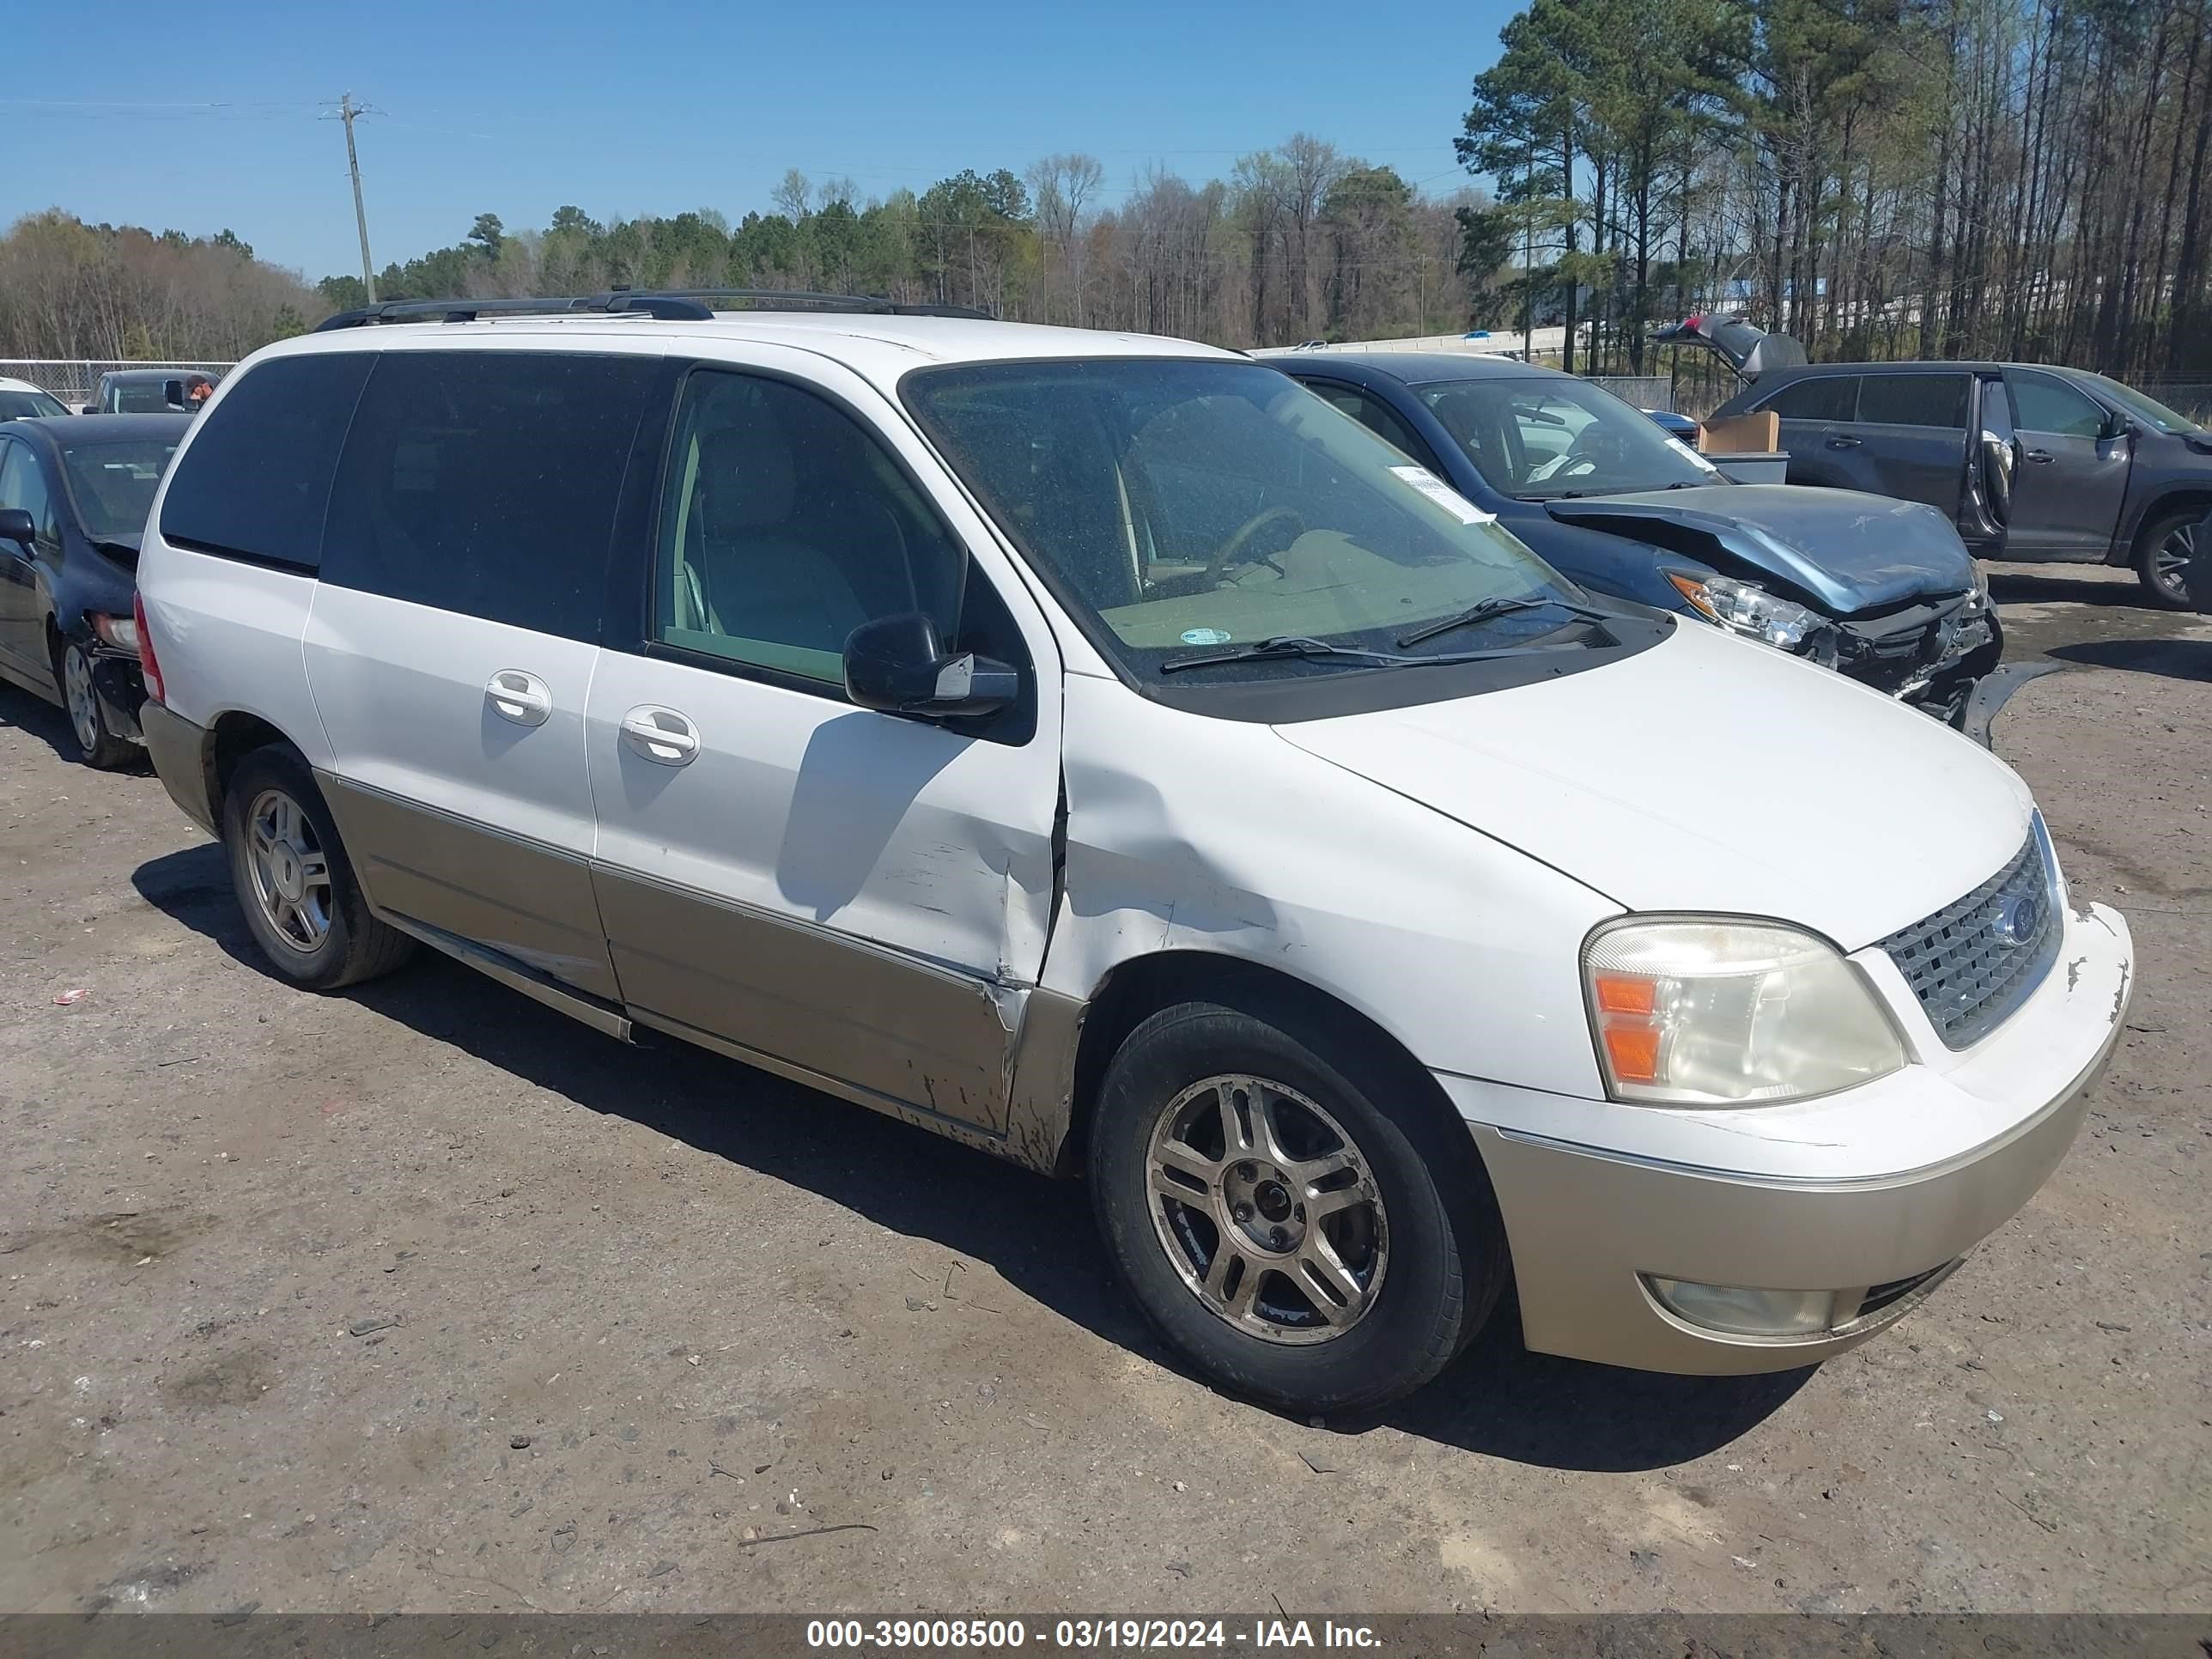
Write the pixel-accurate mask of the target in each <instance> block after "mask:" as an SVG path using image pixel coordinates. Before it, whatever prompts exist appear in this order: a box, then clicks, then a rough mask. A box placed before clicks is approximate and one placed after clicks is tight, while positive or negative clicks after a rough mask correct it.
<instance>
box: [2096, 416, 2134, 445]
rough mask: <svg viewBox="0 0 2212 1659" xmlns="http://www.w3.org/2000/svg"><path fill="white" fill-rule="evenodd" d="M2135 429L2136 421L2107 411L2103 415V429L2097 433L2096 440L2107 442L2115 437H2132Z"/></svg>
mask: <svg viewBox="0 0 2212 1659" xmlns="http://www.w3.org/2000/svg"><path fill="white" fill-rule="evenodd" d="M2135 431H2136V423H2135V422H2133V421H2131V420H2130V419H2129V418H2128V417H2127V416H2124V415H2120V414H2112V413H2108V414H2106V416H2105V424H2104V428H2103V429H2102V430H2100V432H2099V433H2098V434H2097V441H2098V442H2099V443H2103V444H2108V443H2110V442H2112V440H2113V439H2115V438H2132V437H2133V436H2135Z"/></svg>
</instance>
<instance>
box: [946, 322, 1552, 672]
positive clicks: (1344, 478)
mask: <svg viewBox="0 0 2212 1659" xmlns="http://www.w3.org/2000/svg"><path fill="white" fill-rule="evenodd" d="M903 391H904V395H905V397H906V398H907V400H908V404H909V405H910V406H911V407H912V408H913V409H914V410H915V414H916V415H917V416H919V417H920V418H921V421H922V422H923V424H924V425H925V426H926V427H927V428H928V430H929V431H930V433H931V434H932V435H933V437H935V438H936V440H937V441H938V443H939V446H940V447H941V448H942V449H943V450H944V452H945V455H946V457H947V459H949V460H950V461H951V464H952V465H953V466H954V468H955V469H956V470H957V471H958V472H959V473H960V475H961V476H962V477H963V479H965V480H966V481H967V483H969V486H970V487H971V488H973V489H975V491H976V493H977V494H978V495H981V496H982V497H983V498H984V499H985V500H986V501H987V502H988V503H989V504H990V506H991V508H992V510H993V512H994V513H995V514H996V515H997V517H998V519H999V521H1000V523H1001V524H1002V525H1004V526H1006V528H1007V529H1008V530H1009V531H1010V532H1012V534H1013V536H1014V537H1015V538H1017V539H1018V541H1020V542H1021V543H1022V544H1023V545H1024V550H1026V551H1027V552H1028V553H1029V554H1030V556H1031V558H1032V559H1033V560H1034V561H1035V562H1036V563H1037V564H1038V566H1039V567H1040V568H1041V570H1042V574H1044V575H1045V576H1046V577H1047V579H1048V580H1051V581H1052V583H1053V585H1054V588H1055V590H1056V591H1057V592H1059V593H1060V596H1061V598H1062V599H1063V601H1064V602H1067V603H1069V604H1070V605H1071V606H1072V608H1073V609H1075V610H1076V611H1077V612H1078V614H1079V616H1080V617H1082V619H1083V620H1084V621H1085V623H1086V624H1088V623H1092V622H1096V623H1100V624H1103V628H1097V627H1094V628H1090V629H1089V630H1088V631H1090V632H1091V634H1092V635H1093V637H1094V638H1097V639H1098V641H1099V643H1100V644H1101V646H1102V647H1104V648H1106V649H1109V650H1111V651H1113V652H1114V653H1115V654H1116V655H1118V656H1119V657H1120V658H1121V660H1122V661H1123V663H1124V664H1125V665H1128V666H1130V667H1131V668H1133V670H1134V671H1138V672H1140V673H1157V672H1158V671H1159V669H1160V668H1161V666H1162V665H1163V664H1164V663H1166V662H1168V661H1170V659H1175V658H1177V657H1188V656H1191V655H1193V654H1194V653H1196V652H1206V653H1217V652H1218V651H1219V650H1220V649H1221V648H1222V647H1234V646H1236V645H1240V644H1249V643H1251V642H1253V641H1260V640H1265V639H1279V638H1298V639H1304V640H1314V641H1326V642H1328V644H1332V645H1337V646H1343V647H1359V648H1365V649H1380V650H1395V644H1394V641H1395V639H1397V638H1399V637H1402V636H1403V635H1406V634H1407V633H1408V632H1409V631H1410V630H1412V629H1415V628H1417V627H1418V626H1419V624H1420V623H1424V622H1433V621H1437V620H1439V619H1441V618H1443V617H1449V616H1453V615H1455V614H1456V613H1458V612H1460V611H1465V610H1468V608H1470V607H1471V606H1474V605H1479V604H1480V603H1481V602H1482V601H1484V600H1486V599H1528V598H1545V597H1549V596H1553V595H1559V596H1573V595H1577V589H1575V588H1574V587H1573V586H1571V584H1569V583H1568V582H1566V581H1565V580H1564V579H1563V578H1561V577H1560V576H1559V575H1558V574H1555V573H1554V572H1553V570H1552V569H1551V568H1550V567H1548V566H1547V565H1546V564H1545V563H1544V562H1542V561H1541V560H1540V559H1538V558H1537V557H1536V556H1535V555H1534V553H1531V552H1530V551H1529V550H1528V549H1527V548H1526V547H1525V546H1523V545H1522V544H1521V543H1520V542H1518V541H1516V540H1515V539H1514V538H1513V537H1511V536H1510V535H1509V534H1507V533H1506V532H1504V530H1502V529H1500V528H1499V527H1498V525H1497V524H1496V523H1495V522H1494V521H1493V520H1492V519H1491V518H1490V516H1489V515H1488V514H1487V513H1483V512H1481V511H1480V510H1479V509H1478V508H1476V507H1474V506H1473V505H1472V504H1470V503H1469V502H1468V501H1465V500H1464V499H1463V498H1462V497H1461V496H1460V495H1457V494H1456V493H1455V492H1454V491H1453V490H1451V489H1449V487H1448V486H1446V485H1445V484H1444V483H1443V481H1442V480H1441V479H1439V478H1437V477H1435V476H1434V475H1433V474H1431V473H1430V472H1428V471H1425V470H1424V469H1422V468H1420V467H1417V466H1413V465H1408V464H1407V459H1406V457H1405V456H1404V455H1403V454H1401V453H1400V452H1399V451H1398V450H1396V449H1395V448H1393V447H1391V446H1390V445H1389V444H1387V443H1385V442H1384V441H1383V440H1382V439H1380V438H1378V437H1376V435H1374V434H1373V433H1371V432H1370V431H1369V430H1368V429H1367V428H1365V427H1364V426H1362V425H1360V424H1359V422H1357V421H1355V420H1353V419H1352V418H1351V417H1350V416H1346V415H1344V414H1341V413H1340V412H1339V411H1338V410H1335V409H1334V408H1332V407H1331V406H1330V405H1329V404H1326V403H1324V402H1322V399H1320V398H1316V397H1315V396H1314V395H1313V394H1312V393H1311V392H1308V391H1306V390H1305V389H1304V387H1303V386H1298V385H1297V383H1296V382H1294V381H1292V380H1288V379H1286V378H1285V377H1284V376H1283V375H1281V374H1278V373H1276V372H1275V371H1274V370H1273V369H1272V368H1261V366H1260V365H1258V364H1256V363H1242V362H1206V361H1197V362H1188V361H1186V362H1176V361H1166V362H1162V361H1158V360H1145V359H1136V358H1130V359H1124V360H1118V361H1116V360H1107V361H1103V362H1101V361H1097V360H1086V361H1079V362H1027V363H990V364H980V365H974V366H964V367H960V368H939V369H926V370H921V371H918V372H917V373H915V374H911V375H909V376H908V377H907V379H906V380H905V382H904V386H903ZM1563 620H1564V619H1563V618H1562V617H1560V616H1559V613H1557V612H1556V611H1552V612H1547V613H1543V614H1539V615H1535V616H1533V617H1532V616H1531V615H1530V614H1529V613H1526V612H1522V611H1515V612H1513V613H1511V615H1510V616H1509V617H1504V618H1502V619H1501V620H1500V621H1499V622H1498V624H1497V625H1496V626H1495V627H1494V628H1486V629H1485V630H1484V633H1483V635H1482V637H1481V639H1480V645H1482V646H1483V647H1495V646H1503V645H1507V644H1510V643H1512V642H1513V641H1515V640H1516V638H1525V637H1528V636H1531V635H1541V634H1546V633H1551V632H1555V631H1557V630H1558V629H1559V627H1560V626H1561V623H1562V622H1563ZM1466 643H1467V641H1465V640H1463V639H1455V640H1451V641H1439V642H1438V643H1437V645H1435V646H1432V647H1428V651H1425V652H1422V653H1418V654H1428V653H1430V652H1435V653H1442V652H1444V651H1446V650H1449V649H1450V648H1453V647H1464V646H1465V644H1466ZM1359 666H1361V665H1359V664H1357V663H1354V662H1352V661H1351V660H1350V659H1344V658H1334V659H1325V660H1322V661H1313V660H1304V659H1273V660H1269V661H1260V662H1249V661H1248V662H1242V663H1224V664H1221V665H1218V666H1210V667H1206V668H1202V669H1200V670H1198V671H1196V672H1195V673H1194V675H1193V676H1192V678H1200V679H1223V678H1256V677H1259V676H1261V675H1267V676H1277V675H1287V674H1298V673H1331V672H1334V673H1343V672H1348V671H1358V667H1359Z"/></svg>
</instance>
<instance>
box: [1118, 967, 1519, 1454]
mask: <svg viewBox="0 0 2212 1659" xmlns="http://www.w3.org/2000/svg"><path fill="white" fill-rule="evenodd" d="M1314 1024H1315V1022H1313V1021H1312V1020H1310V1019H1302V1018H1299V1016H1298V1015H1297V1013H1296V1012H1293V1011H1291V1010H1288V1009H1279V1008H1277V1007H1276V1006H1274V1005H1273V1002H1272V1001H1269V1000H1260V999H1256V998H1255V999H1253V1000H1251V1003H1250V1006H1249V1008H1248V1009H1238V1008H1231V1007H1225V1006H1220V1005H1218V1004H1214V1003H1204V1002H1186V1003H1181V1004H1177V1005H1176V1006H1173V1007H1170V1008H1166V1009H1163V1010H1162V1011H1161V1012H1158V1013H1156V1014H1154V1015H1152V1017H1151V1018H1148V1019H1146V1021H1145V1022H1144V1023H1143V1024H1140V1025H1139V1026H1138V1027H1137V1029H1136V1030H1134V1031H1133V1032H1131V1033H1130V1035H1129V1036H1128V1038H1127V1041H1126V1042H1123V1043H1122V1045H1121V1048H1120V1050H1119V1051H1118V1052H1117V1053H1116V1054H1115V1056H1114V1059H1113V1060H1112V1062H1111V1063H1110V1064H1109V1066H1108V1068H1107V1073H1106V1077H1105V1079H1104V1083H1103V1086H1102V1088H1101V1091H1100V1096H1099V1101H1098V1106H1097V1112H1096V1113H1095V1114H1094V1115H1093V1117H1092V1120H1091V1146H1090V1153H1091V1157H1090V1171H1091V1176H1090V1178H1091V1193H1092V1200H1093V1202H1094V1204H1095V1205H1096V1206H1097V1213H1098V1220H1099V1225H1100V1228H1101V1230H1102V1231H1103V1233H1104V1235H1105V1237H1106V1241H1107V1245H1108V1248H1109V1250H1110V1251H1111V1252H1112V1254H1113V1256H1114V1260H1115V1265H1116V1266H1117V1267H1119V1268H1120V1270H1121V1275H1122V1278H1123V1279H1124V1280H1125V1281H1126V1282H1127V1285H1128V1286H1129V1289H1130V1290H1131V1291H1132V1292H1133V1295H1134V1296H1135V1297H1136V1300H1137V1304H1138V1305H1139V1307H1140V1308H1141V1309H1142V1310H1144V1313H1145V1316H1146V1318H1147V1319H1149V1320H1150V1321H1151V1322H1152V1325H1153V1327H1154V1328H1156V1329H1157V1330H1158V1332H1159V1334H1161V1336H1162V1337H1164V1339H1165V1340H1167V1341H1168V1343H1169V1344H1170V1346H1173V1347H1174V1348H1175V1349H1176V1351H1177V1352H1180V1353H1181V1354H1182V1355H1183V1356H1184V1357H1185V1358H1188V1360H1189V1361H1190V1362H1191V1363H1192V1364H1194V1366H1196V1367H1197V1368H1198V1369H1199V1370H1200V1371H1202V1372H1204V1373H1205V1375H1206V1376H1208V1377H1209V1378H1211V1379H1212V1380H1213V1381H1214V1382H1216V1383H1219V1384H1220V1385H1221V1386H1222V1387H1224V1388H1225V1389H1231V1390H1233V1391H1235V1392H1237V1393H1238V1394H1242V1395H1249V1396H1250V1397H1252V1398H1253V1399H1255V1400H1259V1401H1264V1402H1265V1403H1267V1404H1268V1405H1271V1406H1274V1407H1279V1408H1282V1409H1285V1410H1288V1411H1294V1412H1297V1413H1323V1414H1340V1413H1364V1412H1369V1411H1372V1410H1374V1409H1375V1408H1376V1407H1382V1406H1385V1405H1388V1404H1389V1402H1391V1401H1395V1400H1397V1399H1399V1398H1401V1396H1403V1395H1407V1394H1410V1393H1411V1392H1412V1391H1413V1390H1414V1389H1418V1388H1419V1387H1420V1386H1421V1385H1422V1384H1423V1383H1426V1382H1428V1381H1429V1380H1430V1379H1431V1377H1433V1376H1436V1374H1437V1372H1438V1371H1440V1370H1443V1368H1444V1366H1445V1364H1448V1363H1449V1361H1450V1360H1451V1358H1453V1356H1455V1354H1457V1353H1458V1352H1460V1350H1461V1349H1462V1348H1463V1347H1465V1346H1467V1344H1468V1341H1469V1340H1472V1339H1473V1337H1474V1334H1475V1333H1476V1332H1477V1331H1478V1330H1480V1328H1481V1327H1482V1324H1483V1322H1484V1321H1485V1320H1486V1319H1487V1318H1488V1317H1489V1315H1490V1312H1491V1310H1492V1307H1493V1306H1495V1305H1496V1303H1497V1301H1498V1294H1499V1292H1500V1291H1501V1290H1502V1289H1503V1288H1504V1284H1505V1281H1506V1279H1507V1277H1508V1274H1509V1259H1508V1255H1507V1251H1506V1243H1505V1235H1504V1224H1503V1222H1502V1220H1501V1219H1500V1218H1499V1216H1498V1206H1497V1201H1496V1200H1495V1198H1494V1197H1493V1196H1492V1193H1491V1190H1490V1184H1489V1181H1488V1178H1487V1177H1486V1175H1485V1174H1484V1172H1483V1169H1482V1164H1481V1160H1480V1158H1479V1157H1478V1156H1477V1155H1476V1153H1475V1151H1474V1146H1473V1143H1472V1142H1471V1141H1469V1140H1468V1138H1467V1135H1466V1132H1465V1130H1464V1129H1463V1128H1461V1127H1459V1126H1458V1125H1457V1124H1456V1123H1447V1122H1445V1121H1443V1118H1444V1116H1445V1114H1444V1112H1443V1110H1441V1109H1436V1108H1434V1107H1433V1106H1432V1104H1431V1103H1430V1102H1428V1101H1426V1100H1422V1099H1419V1098H1415V1097H1412V1091H1413V1087H1415V1086H1418V1085H1425V1084H1426V1079H1409V1078H1401V1077H1399V1076H1397V1075H1395V1069H1394V1068H1392V1067H1390V1066H1386V1065H1382V1064H1378V1063H1376V1060H1375V1059H1374V1057H1373V1056H1372V1055H1371V1054H1365V1053H1363V1052H1362V1048H1364V1045H1357V1044H1354V1043H1352V1042H1347V1041H1344V1040H1342V1039H1335V1040H1332V1039H1330V1038H1329V1037H1328V1036H1323V1035H1322V1034H1321V1033H1319V1032H1317V1031H1315V1030H1313V1029H1312V1028H1313V1026H1314ZM1294 1030H1297V1031H1298V1032H1299V1033H1300V1034H1299V1035H1293V1031H1294ZM1232 1133H1234V1134H1236V1135H1237V1136H1238V1137H1239V1139H1238V1141H1237V1144H1234V1145H1232V1144H1231V1134H1232ZM1224 1252H1227V1255H1226V1256H1225V1255H1224V1254H1223V1253H1224Z"/></svg>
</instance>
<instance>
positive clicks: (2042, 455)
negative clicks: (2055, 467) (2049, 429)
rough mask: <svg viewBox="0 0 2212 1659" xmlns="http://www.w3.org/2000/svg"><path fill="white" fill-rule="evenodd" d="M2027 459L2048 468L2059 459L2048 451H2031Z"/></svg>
mask: <svg viewBox="0 0 2212 1659" xmlns="http://www.w3.org/2000/svg"><path fill="white" fill-rule="evenodd" d="M2027 459H2029V460H2031V461H2034V462H2036V463H2037V464H2038V465H2042V466H2048V465H2051V462H2053V461H2055V460H2057V459H2058V458H2057V456H2056V455H2054V454H2052V453H2051V452H2050V451H2049V450H2047V449H2031V450H2029V451H2028V452H2027Z"/></svg>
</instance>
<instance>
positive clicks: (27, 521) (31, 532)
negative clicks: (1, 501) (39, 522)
mask: <svg viewBox="0 0 2212 1659" xmlns="http://www.w3.org/2000/svg"><path fill="white" fill-rule="evenodd" d="M38 537H39V527H38V526H36V525H35V524H33V523H32V522H31V515H30V513H28V512H27V511H26V510H25V509H24V508H22V507H0V542H15V543H18V544H21V547H22V549H23V550H24V551H25V552H29V551H30V550H31V544H32V543H33V542H34V541H36V540H37V539H38Z"/></svg>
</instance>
